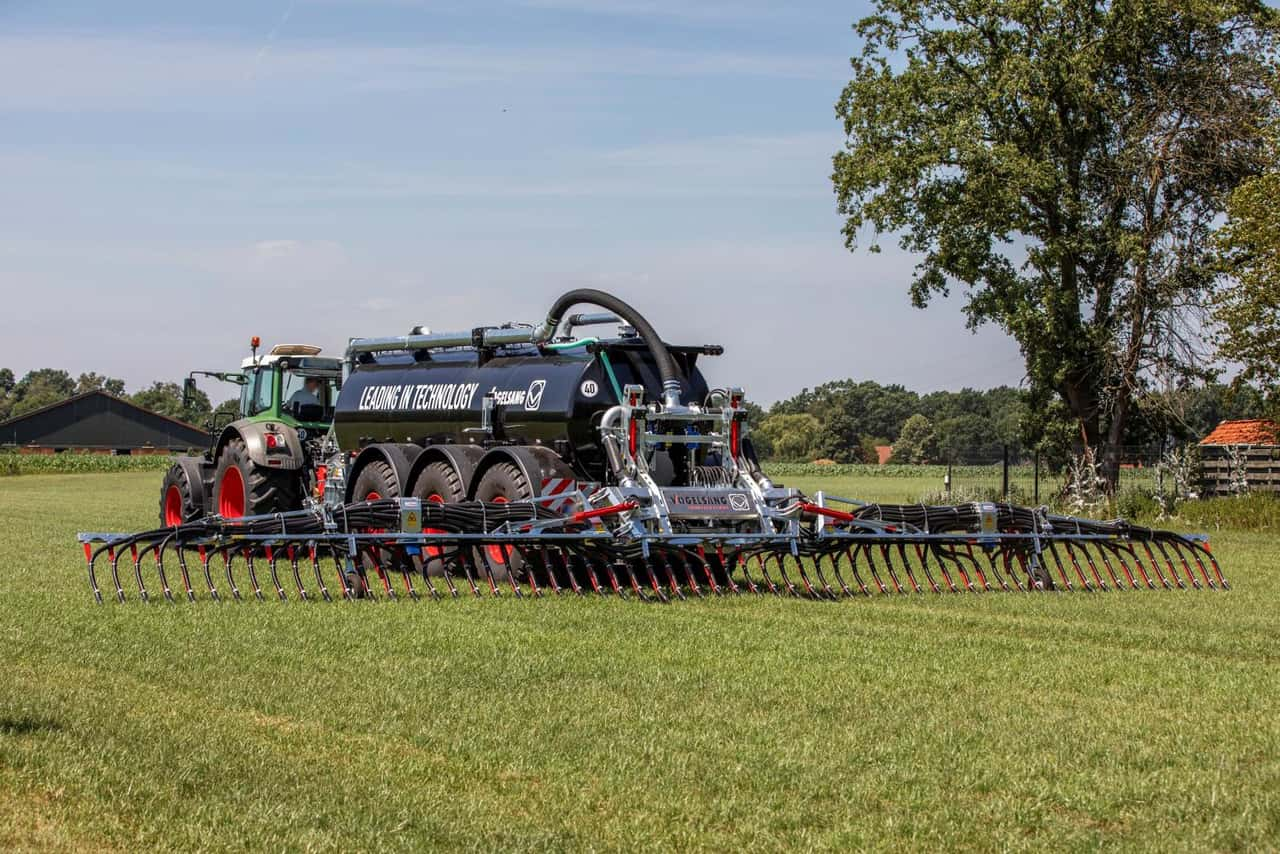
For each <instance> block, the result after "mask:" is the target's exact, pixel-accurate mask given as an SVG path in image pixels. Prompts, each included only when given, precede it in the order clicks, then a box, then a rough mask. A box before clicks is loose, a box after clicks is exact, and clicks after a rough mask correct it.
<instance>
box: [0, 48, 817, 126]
mask: <svg viewBox="0 0 1280 854" xmlns="http://www.w3.org/2000/svg"><path fill="white" fill-rule="evenodd" d="M838 72H839V68H838V66H836V65H834V64H833V63H829V62H826V61H824V60H816V59H814V58H811V57H804V56H789V55H771V54H753V53H739V52H732V51H702V50H698V51H695V50H670V49H658V48H637V47H619V48H614V49H603V48H600V49H597V48H593V47H576V46H567V47H536V48H534V47H522V48H509V47H501V46H491V45H469V46H468V45H456V44H422V45H414V46H375V45H346V44H330V43H306V44H303V43H297V42H294V43H291V44H289V45H287V46H286V45H283V44H280V43H277V44H275V45H274V46H273V48H272V50H271V51H270V52H269V53H267V54H265V55H263V54H262V53H261V49H260V47H259V46H258V45H256V44H251V43H248V42H244V43H237V42H227V41H209V40H188V39H164V40H162V39H159V38H154V39H153V38H145V39H144V38H139V37H125V36H118V37H117V36H91V35H79V34H42V33H31V34H26V35H21V36H16V35H8V36H4V37H0V107H3V108H6V109H21V110H32V111H49V112H68V111H75V112H82V111H86V110H91V111H109V110H119V109H128V108H136V109H145V110H148V111H155V110H158V109H162V108H164V109H190V110H204V109H209V108H211V107H215V106H216V107H221V108H226V107H227V106H229V105H236V104H241V105H246V106H251V105H254V104H255V103H257V102H259V101H262V100H278V99H280V98H287V99H288V100H289V101H290V102H291V103H293V104H302V103H311V104H327V103H332V101H333V100H334V99H335V98H336V97H341V96H342V95H343V94H345V95H347V96H352V95H358V94H359V93H361V92H378V91H392V92H400V91H411V90H432V89H448V88H457V87H465V86H468V85H473V84H484V83H495V82H510V83H512V84H517V83H518V84H522V85H529V82H530V80H531V79H537V78H548V77H554V78H572V79H574V80H581V79H584V78H592V77H610V76H622V77H648V78H681V77H705V76H726V75H732V76H743V77H774V78H827V77H834V76H836V75H838Z"/></svg>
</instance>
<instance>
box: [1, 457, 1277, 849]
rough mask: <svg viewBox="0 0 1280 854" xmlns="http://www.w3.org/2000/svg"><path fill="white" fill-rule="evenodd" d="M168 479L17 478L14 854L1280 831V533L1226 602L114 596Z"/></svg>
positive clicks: (1246, 836)
mask: <svg viewBox="0 0 1280 854" xmlns="http://www.w3.org/2000/svg"><path fill="white" fill-rule="evenodd" d="M157 482H158V476H157V475H156V474H154V473H141V474H110V475H60V476H24V477H16V478H6V479H3V480H0V638H3V641H4V642H5V648H6V652H7V654H6V656H5V663H4V664H3V665H0V673H2V674H3V677H0V848H3V849H6V850H9V849H15V848H18V849H22V848H59V849H72V848H82V849H111V848H115V849H121V850H135V849H137V848H139V847H152V848H183V849H188V848H202V849H242V848H246V847H247V848H252V849H261V848H270V849H328V850H359V849H364V850H368V849H375V848H378V849H381V848H391V849H397V848H404V849H421V848H426V847H446V846H447V847H464V848H479V849H492V848H519V849H539V848H541V849H553V850H561V849H565V848H613V849H618V848H628V849H630V848H638V847H680V848H713V849H721V850H725V849H739V848H743V847H750V848H764V849H771V848H794V847H805V848H809V847H822V848H848V847H866V848H872V847H875V848H883V847H890V846H892V847H895V848H914V849H936V848H938V847H942V846H946V847H960V848H975V849H991V848H1009V849H1025V848H1046V847H1053V848H1081V849H1082V848H1094V847H1097V846H1099V845H1104V844H1105V845H1118V846H1122V847H1126V848H1144V849H1160V850H1168V849H1177V848H1183V849H1185V848H1196V849H1204V848H1213V849H1275V848H1276V847H1277V846H1278V845H1280V720H1278V713H1280V649H1278V648H1277V644H1280V560H1278V558H1280V546H1278V545H1277V544H1276V543H1275V542H1274V541H1273V539H1272V537H1270V536H1267V535H1262V534H1231V533H1228V532H1219V533H1217V534H1216V535H1215V538H1214V548H1215V553H1216V554H1218V555H1219V557H1220V559H1221V560H1222V562H1223V566H1224V568H1225V570H1226V572H1227V574H1228V576H1229V577H1230V579H1231V580H1232V582H1233V584H1234V585H1235V590H1234V591H1232V592H1230V593H1225V594H1222V593H1210V592H1205V593H1182V592H1160V593H1151V592H1146V593H1110V594H1093V595H1089V594H1074V595H1035V596H1028V595H1015V594H988V595H970V594H966V595H961V596H950V595H948V596H932V595H928V596H915V597H901V598H891V597H883V598H877V599H870V600H859V601H847V602H840V603H812V602H802V601H785V600H776V599H767V600H766V599H760V600H755V599H734V600H729V599H723V600H711V601H695V602H688V603H681V604H676V605H671V606H657V605H653V606H648V605H643V604H639V603H635V602H630V603H623V602H618V601H614V600H604V601H598V600H584V601H576V600H574V601H570V600H559V601H557V600H549V601H548V600H544V601H537V602H535V601H513V600H511V599H510V598H509V597H508V598H506V599H503V600H496V601H495V600H484V601H481V602H475V601H470V600H460V601H456V602H442V603H431V602H423V603H418V604H410V603H399V604H391V603H386V602H380V603H355V604H333V605H319V604H316V605H310V606H307V605H301V604H298V603H291V604H286V605H281V604H276V603H268V604H265V605H259V604H256V603H245V604H239V605H237V604H223V605H217V604H214V603H211V602H204V603H201V604H200V605H198V606H190V605H176V606H173V605H165V604H151V605H142V604H140V603H137V602H132V603H130V604H128V605H127V606H123V607H121V606H115V605H107V606H97V605H94V604H93V602H92V599H91V597H90V594H89V590H88V586H87V584H86V583H85V580H84V573H83V561H82V557H81V554H80V551H79V548H78V547H77V545H76V543H75V541H74V534H75V532H76V531H77V530H132V529H137V528H142V527H149V526H150V525H151V524H153V523H154V519H155V494H156V491H157ZM824 485H825V486H826V488H828V489H830V490H831V491H833V492H843V491H848V492H851V493H853V494H857V495H873V494H874V490H873V488H874V486H875V484H873V483H853V484H843V485H841V484H837V483H832V484H824ZM885 497H887V498H892V497H894V496H893V495H887V496H885Z"/></svg>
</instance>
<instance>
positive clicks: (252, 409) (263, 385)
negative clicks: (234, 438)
mask: <svg viewBox="0 0 1280 854" xmlns="http://www.w3.org/2000/svg"><path fill="white" fill-rule="evenodd" d="M244 394H245V395H246V396H247V398H248V403H249V406H248V407H247V408H246V409H245V415H257V414H258V413H259V412H265V411H266V410H268V409H270V408H271V404H272V400H271V371H269V370H262V369H258V370H256V371H254V372H253V373H252V374H251V375H250V377H249V383H248V385H246V386H245V387H244Z"/></svg>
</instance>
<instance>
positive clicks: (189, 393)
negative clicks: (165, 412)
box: [182, 377, 196, 409]
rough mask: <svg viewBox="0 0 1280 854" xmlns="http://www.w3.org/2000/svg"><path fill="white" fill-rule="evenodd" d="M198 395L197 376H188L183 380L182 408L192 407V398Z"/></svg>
mask: <svg viewBox="0 0 1280 854" xmlns="http://www.w3.org/2000/svg"><path fill="white" fill-rule="evenodd" d="M195 396H196V378H195V377H187V378H186V379H185V380H183V381H182V408H183V409H190V408H191V400H192V398H194V397H195Z"/></svg>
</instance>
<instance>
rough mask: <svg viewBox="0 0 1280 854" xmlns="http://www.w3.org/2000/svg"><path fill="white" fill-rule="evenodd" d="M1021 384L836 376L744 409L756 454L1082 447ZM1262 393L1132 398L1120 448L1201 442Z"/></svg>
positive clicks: (1258, 405) (899, 456)
mask: <svg viewBox="0 0 1280 854" xmlns="http://www.w3.org/2000/svg"><path fill="white" fill-rule="evenodd" d="M1032 404H1033V398H1032V396H1031V395H1030V394H1029V393H1028V392H1027V391H1026V390H1025V389H1021V390H1020V389H1015V388H1010V387H1009V386H998V387H996V388H992V389H986V390H976V389H970V388H965V389H961V390H960V391H935V392H929V393H927V394H919V393H917V392H915V391H911V390H910V389H907V388H905V387H903V386H901V385H881V384H880V383H877V382H874V381H871V380H864V381H861V382H859V381H855V380H851V379H850V380H840V381H837V382H831V383H826V384H824V385H820V386H818V387H817V388H814V389H807V388H806V389H804V390H803V391H801V392H800V393H799V394H797V395H795V396H794V397H791V398H789V399H787V400H783V401H779V402H778V403H776V404H774V405H773V406H772V407H771V408H770V409H768V410H767V411H766V410H764V409H761V408H759V407H757V408H755V409H753V410H752V411H751V423H752V428H753V430H752V434H751V435H752V439H753V441H754V443H755V447H756V452H757V454H759V455H760V457H761V458H762V459H766V460H773V461H778V462H809V461H812V460H817V459H830V460H834V461H835V462H839V463H860V462H862V463H875V462H878V461H879V455H878V452H877V451H876V448H877V446H884V445H889V446H892V456H891V457H890V460H889V461H890V462H891V463H900V464H916V463H944V462H949V463H956V464H961V465H969V464H985V463H993V462H997V461H1000V460H1001V459H1003V457H1004V455H1005V453H1006V452H1007V453H1008V455H1009V458H1010V461H1011V462H1014V463H1016V462H1019V461H1022V460H1024V459H1026V458H1027V457H1028V456H1030V455H1031V454H1033V453H1037V452H1038V453H1039V454H1040V455H1041V458H1042V459H1043V460H1044V461H1046V462H1047V463H1049V464H1050V465H1058V464H1061V463H1063V462H1065V461H1066V459H1067V458H1068V456H1070V455H1071V454H1073V453H1075V452H1077V451H1078V450H1079V444H1080V437H1079V434H1078V433H1077V432H1075V430H1074V426H1075V425H1074V424H1073V422H1072V419H1071V417H1070V415H1069V413H1067V412H1066V411H1065V408H1061V407H1050V409H1049V411H1048V412H1038V411H1035V410H1034V409H1033V406H1032ZM1269 411H1270V410H1269V407H1268V403H1267V401H1266V399H1265V396H1264V395H1263V394H1262V393H1261V392H1259V391H1258V390H1257V389H1256V388H1254V387H1252V386H1249V385H1225V384H1222V383H1205V384H1200V385H1194V386H1191V385H1188V386H1186V387H1184V388H1181V389H1178V390H1174V391H1166V392H1161V393H1158V394H1157V393H1151V392H1149V393H1144V394H1142V395H1139V396H1138V398H1137V400H1136V404H1135V413H1134V415H1133V417H1132V418H1130V419H1129V421H1128V424H1127V427H1126V432H1125V434H1124V436H1123V443H1122V447H1123V448H1125V449H1128V452H1129V453H1130V454H1134V453H1138V454H1141V455H1142V456H1144V457H1148V458H1149V457H1152V456H1155V455H1157V454H1158V453H1159V452H1160V451H1161V450H1163V449H1164V448H1167V447H1169V446H1171V445H1176V444H1181V443H1184V442H1188V441H1195V440H1197V439H1200V438H1201V437H1203V436H1204V435H1205V434H1207V433H1208V432H1209V431H1210V430H1212V429H1213V428H1214V427H1215V426H1217V425H1218V424H1219V423H1220V422H1221V421H1224V420H1227V419H1238V418H1258V417H1263V416H1265V415H1267V414H1269Z"/></svg>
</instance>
